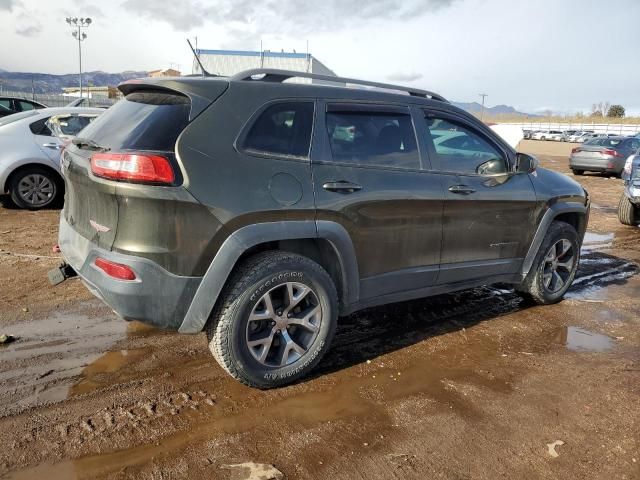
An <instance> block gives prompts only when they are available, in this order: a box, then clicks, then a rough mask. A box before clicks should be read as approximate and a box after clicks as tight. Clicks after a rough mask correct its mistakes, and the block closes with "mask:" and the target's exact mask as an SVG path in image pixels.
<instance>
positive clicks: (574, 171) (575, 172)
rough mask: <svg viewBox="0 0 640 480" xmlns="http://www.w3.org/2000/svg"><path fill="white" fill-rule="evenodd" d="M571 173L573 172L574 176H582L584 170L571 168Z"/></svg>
mask: <svg viewBox="0 0 640 480" xmlns="http://www.w3.org/2000/svg"><path fill="white" fill-rule="evenodd" d="M571 171H572V172H573V174H574V175H584V170H580V169H577V168H572V169H571Z"/></svg>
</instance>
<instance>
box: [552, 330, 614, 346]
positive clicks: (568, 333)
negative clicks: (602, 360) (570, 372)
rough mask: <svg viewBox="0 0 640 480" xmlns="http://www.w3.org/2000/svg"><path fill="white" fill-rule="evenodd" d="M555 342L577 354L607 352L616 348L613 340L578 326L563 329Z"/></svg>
mask: <svg viewBox="0 0 640 480" xmlns="http://www.w3.org/2000/svg"><path fill="white" fill-rule="evenodd" d="M555 341H556V342H557V343H559V344H560V345H564V346H565V347H566V348H567V349H568V350H573V351H576V352H606V351H608V350H611V349H612V348H613V347H614V341H613V338H611V337H608V336H607V335H602V334H600V333H595V332H591V331H589V330H586V329H584V328H581V327H576V326H568V327H562V329H561V330H560V331H559V332H558V333H557V334H556V337H555Z"/></svg>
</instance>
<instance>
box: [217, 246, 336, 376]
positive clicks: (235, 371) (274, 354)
mask: <svg viewBox="0 0 640 480" xmlns="http://www.w3.org/2000/svg"><path fill="white" fill-rule="evenodd" d="M337 317H338V300H337V293H336V289H335V286H334V284H333V281H332V280H331V277H330V276H329V274H328V273H327V272H326V271H325V270H324V269H323V268H322V267H321V266H320V265H318V264H317V263H315V262H313V261H312V260H310V259H308V258H306V257H303V256H301V255H296V254H293V253H288V252H279V251H271V252H264V253H260V254H257V255H255V256H253V257H250V258H249V259H248V260H246V261H244V262H243V263H242V264H241V265H240V266H239V267H237V268H236V270H235V271H234V273H233V274H232V275H231V277H230V278H229V281H228V283H227V286H226V287H225V290H224V291H223V293H222V295H221V297H220V298H219V299H218V302H217V304H216V307H215V308H214V311H213V312H212V315H211V318H210V319H209V322H208V324H207V337H208V340H209V349H210V350H211V353H212V354H213V356H214V357H215V359H216V360H217V361H218V363H219V364H220V365H221V366H222V367H223V368H224V369H225V370H226V371H227V373H229V374H230V375H231V376H232V377H234V378H236V379H237V380H239V381H240V382H242V383H244V384H246V385H249V386H253V387H258V388H273V387H278V386H281V385H285V384H288V383H292V382H295V381H296V380H299V379H301V378H302V377H304V376H305V375H307V374H308V373H309V372H310V371H311V370H312V369H313V368H314V367H315V365H316V364H317V363H318V362H319V361H320V359H321V358H322V356H323V355H324V354H325V353H326V351H327V350H328V348H329V345H330V343H331V340H332V338H333V335H334V333H335V328H336V323H337Z"/></svg>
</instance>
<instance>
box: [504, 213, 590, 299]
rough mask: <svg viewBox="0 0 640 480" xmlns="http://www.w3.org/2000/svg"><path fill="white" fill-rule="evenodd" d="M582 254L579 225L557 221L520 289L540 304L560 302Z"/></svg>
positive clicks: (553, 224) (550, 229) (518, 289)
mask: <svg viewBox="0 0 640 480" xmlns="http://www.w3.org/2000/svg"><path fill="white" fill-rule="evenodd" d="M579 255H580V246H579V244H578V233H577V232H576V230H575V228H573V227H572V226H571V225H569V224H568V223H565V222H560V221H556V222H553V223H552V224H551V226H550V227H549V231H548V232H547V235H546V237H545V239H544V240H543V242H542V245H540V249H539V250H538V253H537V255H536V258H535V259H534V261H533V265H532V266H531V270H529V273H528V274H527V277H526V278H525V280H524V282H522V284H520V285H518V287H516V290H517V291H518V292H520V293H522V294H524V296H526V297H528V298H529V299H531V300H532V301H534V302H535V303H538V304H540V305H548V304H552V303H557V302H559V301H560V300H562V297H563V296H564V294H565V293H566V291H567V290H568V289H569V287H570V286H571V283H572V282H573V279H574V278H575V275H576V270H577V269H578V260H579Z"/></svg>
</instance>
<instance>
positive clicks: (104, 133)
mask: <svg viewBox="0 0 640 480" xmlns="http://www.w3.org/2000/svg"><path fill="white" fill-rule="evenodd" d="M190 109H191V102H190V101H189V98H188V97H186V96H184V95H180V94H174V93H169V92H162V91H137V92H133V93H130V94H129V95H127V96H126V97H125V98H124V99H123V100H121V101H119V102H118V103H116V104H115V105H114V106H112V107H111V108H109V109H108V110H107V111H106V112H105V113H103V114H102V115H100V116H99V117H98V118H97V119H96V120H95V121H94V122H92V123H91V124H89V125H88V126H87V127H86V128H85V129H83V130H82V135H81V137H82V138H86V139H89V140H93V141H94V142H96V143H97V144H98V145H101V146H103V147H108V148H110V149H111V150H160V151H165V152H172V151H173V150H174V147H175V143H176V140H177V139H178V136H179V135H180V133H182V131H183V130H184V129H185V127H186V126H187V124H188V123H189V111H190Z"/></svg>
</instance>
